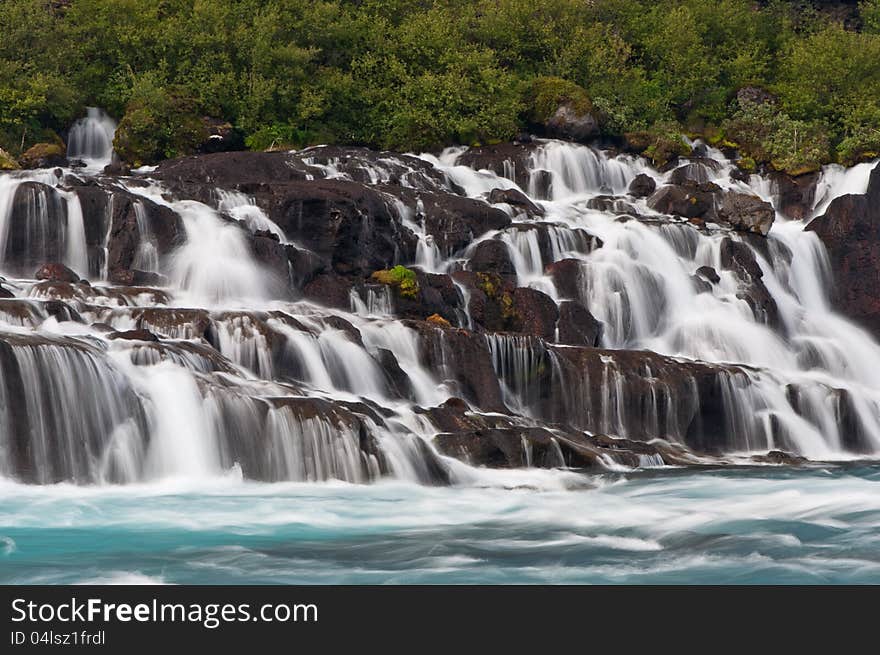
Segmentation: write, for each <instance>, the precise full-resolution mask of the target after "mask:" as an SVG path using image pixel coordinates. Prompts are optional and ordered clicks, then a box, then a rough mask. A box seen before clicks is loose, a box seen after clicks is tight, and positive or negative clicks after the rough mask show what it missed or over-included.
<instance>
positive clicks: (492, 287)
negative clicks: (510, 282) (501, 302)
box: [477, 273, 501, 300]
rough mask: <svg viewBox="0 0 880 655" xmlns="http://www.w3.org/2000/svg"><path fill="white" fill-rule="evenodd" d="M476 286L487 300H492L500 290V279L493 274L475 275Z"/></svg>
mask: <svg viewBox="0 0 880 655" xmlns="http://www.w3.org/2000/svg"><path fill="white" fill-rule="evenodd" d="M477 286H478V287H479V288H480V290H481V291H482V292H483V293H485V294H486V297H487V298H490V299H492V300H494V299H495V296H496V295H497V294H498V290H499V289H501V278H500V277H498V275H496V274H495V273H477Z"/></svg>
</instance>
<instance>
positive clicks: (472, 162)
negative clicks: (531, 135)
mask: <svg viewBox="0 0 880 655" xmlns="http://www.w3.org/2000/svg"><path fill="white" fill-rule="evenodd" d="M538 148H540V144H538V143H533V142H531V141H529V142H522V141H521V142H515V143H499V144H497V145H492V146H479V147H475V148H468V149H467V150H465V151H464V152H463V153H462V154H461V156H460V157H459V158H458V161H457V163H458V164H460V165H462V166H468V167H469V168H473V169H475V170H487V171H492V172H493V173H495V174H496V175H498V176H499V177H505V178H507V179H508V180H512V181H513V182H516V183H517V184H518V185H519V187H520V188H522V189H526V188H528V185H529V178H530V176H529V169H530V168H531V162H530V160H531V157H532V154H533V153H534V152H535V151H536V150H537V149H538Z"/></svg>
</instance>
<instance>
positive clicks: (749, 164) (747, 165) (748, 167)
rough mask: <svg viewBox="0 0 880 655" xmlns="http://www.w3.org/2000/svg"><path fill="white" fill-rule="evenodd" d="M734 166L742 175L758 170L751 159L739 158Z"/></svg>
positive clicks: (755, 163)
mask: <svg viewBox="0 0 880 655" xmlns="http://www.w3.org/2000/svg"><path fill="white" fill-rule="evenodd" d="M736 165H737V167H738V168H739V169H740V170H741V171H743V172H744V173H754V172H755V171H756V170H757V169H758V164H757V162H756V161H755V160H754V159H752V158H751V157H740V158H739V159H738V160H737V162H736Z"/></svg>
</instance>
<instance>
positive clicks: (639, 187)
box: [629, 173, 657, 198]
mask: <svg viewBox="0 0 880 655" xmlns="http://www.w3.org/2000/svg"><path fill="white" fill-rule="evenodd" d="M656 189H657V182H655V181H654V178H653V177H651V176H650V175H646V174H645V173H639V174H638V175H636V176H635V177H634V178H633V181H632V182H630V183H629V194H630V195H631V196H634V197H636V198H647V197H648V196H650V195H651V194H652V193H654V191H656Z"/></svg>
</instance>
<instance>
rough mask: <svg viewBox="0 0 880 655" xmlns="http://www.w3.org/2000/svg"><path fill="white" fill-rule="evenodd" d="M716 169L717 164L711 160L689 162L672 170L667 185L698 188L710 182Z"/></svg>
mask: <svg viewBox="0 0 880 655" xmlns="http://www.w3.org/2000/svg"><path fill="white" fill-rule="evenodd" d="M718 168H719V166H718V164H717V162H715V161H714V160H712V159H704V160H701V161H691V162H688V163H687V164H684V165H683V166H679V167H678V168H676V169H675V170H673V171H672V173H671V174H670V175H669V183H670V184H678V185H681V186H695V187H698V186H700V185H704V184H707V183H709V182H711V181H712V177H713V172H714V171H717V170H718Z"/></svg>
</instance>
